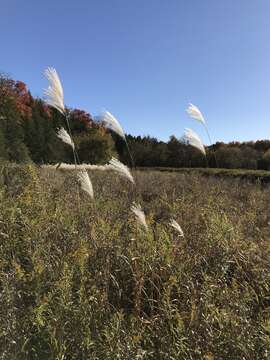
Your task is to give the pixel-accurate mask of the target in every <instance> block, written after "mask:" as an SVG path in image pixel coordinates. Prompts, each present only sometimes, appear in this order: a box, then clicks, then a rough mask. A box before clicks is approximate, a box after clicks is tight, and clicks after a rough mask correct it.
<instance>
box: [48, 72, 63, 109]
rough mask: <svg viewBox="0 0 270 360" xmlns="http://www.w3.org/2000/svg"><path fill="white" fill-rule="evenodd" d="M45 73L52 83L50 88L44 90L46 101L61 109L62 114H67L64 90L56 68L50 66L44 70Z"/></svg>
mask: <svg viewBox="0 0 270 360" xmlns="http://www.w3.org/2000/svg"><path fill="white" fill-rule="evenodd" d="M44 75H45V76H46V78H47V79H48V80H49V83H50V85H49V86H48V88H47V89H46V90H45V91H44V94H45V96H46V103H47V104H48V105H50V106H52V107H54V108H55V109H57V110H58V111H60V112H61V113H62V114H65V105H64V92H63V88H62V85H61V81H60V79H59V76H58V74H57V72H56V70H55V69H54V68H50V67H49V68H47V69H46V70H45V71H44Z"/></svg>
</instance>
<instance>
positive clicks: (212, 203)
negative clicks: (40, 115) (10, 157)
mask: <svg viewBox="0 0 270 360" xmlns="http://www.w3.org/2000/svg"><path fill="white" fill-rule="evenodd" d="M134 177H135V180H136V183H137V187H136V188H134V187H132V184H130V183H129V182H127V181H126V180H125V179H122V178H119V177H118V176H117V175H115V173H110V172H95V173H94V172H91V179H92V183H93V186H94V192H95V200H94V201H91V199H90V198H89V197H87V194H85V193H82V192H81V191H80V190H79V187H78V185H77V182H76V177H75V176H74V174H73V173H72V172H62V171H55V170H54V169H38V168H36V167H34V166H30V165H29V166H2V167H1V173H0V183H1V186H0V196H1V201H0V359H2V360H10V359H39V360H40V359H57V360H60V359H61V360H62V359H93V360H95V359H96V360H97V359H102V360H103V359H123V360H129V359H155V360H156V359H170V360H172V359H175V360H179V359H187V360H189V359H190V360H191V359H192V360H193V359H198V360H199V359H206V360H213V359H218V360H225V359H226V360H227V359H239V360H240V359H241V360H253V359H254V360H255V359H258V360H263V359H269V357H270V272H269V270H270V244H269V238H270V205H269V204H270V188H269V187H268V185H266V186H263V187H262V186H261V185H260V184H259V183H258V184H254V183H253V184H251V183H249V182H247V181H243V180H240V179H223V178H218V179H217V178H206V177H203V176H202V175H200V174H189V173H165V172H162V173H161V172H157V171H155V172H154V171H153V172H137V173H135V175H134ZM134 200H135V201H136V202H138V203H140V204H141V205H142V207H143V209H144V210H145V214H146V221H147V223H148V227H149V231H148V232H147V231H145V230H143V229H142V228H141V227H140V226H139V225H138V224H137V222H136V219H135V217H134V214H132V213H131V211H130V206H131V204H132V202H133V201H134ZM172 217H173V218H175V219H176V220H177V221H178V223H179V224H180V225H181V227H182V229H183V231H184V234H185V236H184V237H179V236H178V234H177V233H176V231H175V230H174V229H173V228H172V227H170V226H169V220H170V219H171V218H172Z"/></svg>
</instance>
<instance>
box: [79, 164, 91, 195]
mask: <svg viewBox="0 0 270 360" xmlns="http://www.w3.org/2000/svg"><path fill="white" fill-rule="evenodd" d="M77 176H78V180H79V182H80V185H81V189H82V190H83V191H85V192H86V193H87V194H88V195H89V196H90V197H91V198H92V199H93V198H94V191H93V185H92V183H91V180H90V178H89V175H88V173H87V171H86V170H85V169H82V170H79V171H78V174H77Z"/></svg>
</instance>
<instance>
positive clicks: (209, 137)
mask: <svg viewBox="0 0 270 360" xmlns="http://www.w3.org/2000/svg"><path fill="white" fill-rule="evenodd" d="M204 127H205V130H206V133H207V136H208V139H209V143H210V144H209V145H210V146H211V145H212V144H213V143H212V139H211V136H210V134H209V131H208V127H207V125H206V124H204ZM214 158H215V162H216V167H217V168H218V167H219V166H218V161H217V157H216V153H215V150H214Z"/></svg>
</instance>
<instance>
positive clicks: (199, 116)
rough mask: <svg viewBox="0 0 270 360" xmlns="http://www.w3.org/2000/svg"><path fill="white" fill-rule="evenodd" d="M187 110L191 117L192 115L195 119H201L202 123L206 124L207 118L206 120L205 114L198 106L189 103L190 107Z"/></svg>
mask: <svg viewBox="0 0 270 360" xmlns="http://www.w3.org/2000/svg"><path fill="white" fill-rule="evenodd" d="M186 112H187V113H188V115H189V116H190V117H192V118H193V119H195V120H197V121H199V122H200V123H202V124H203V125H205V120H204V117H203V114H202V113H201V111H200V110H199V109H198V108H197V106H195V105H193V104H189V107H188V108H187V110H186Z"/></svg>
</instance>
